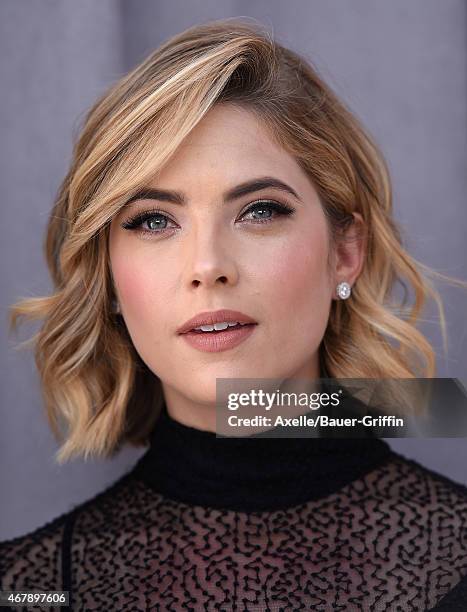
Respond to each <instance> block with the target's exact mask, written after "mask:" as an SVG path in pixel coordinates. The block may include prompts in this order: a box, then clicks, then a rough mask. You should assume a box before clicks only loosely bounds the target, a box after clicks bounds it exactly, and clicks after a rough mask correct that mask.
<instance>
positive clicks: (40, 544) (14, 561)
mask: <svg viewBox="0 0 467 612" xmlns="http://www.w3.org/2000/svg"><path fill="white" fill-rule="evenodd" d="M71 516H72V512H66V513H64V514H61V515H60V516H58V517H56V518H55V519H53V520H51V521H49V522H48V523H46V524H44V525H42V526H41V527H38V528H37V529H35V530H34V531H31V532H29V533H26V534H25V535H22V536H18V537H15V538H12V539H9V540H4V541H2V542H0V579H1V588H2V589H3V590H18V589H21V588H24V589H34V588H40V589H44V590H56V589H59V588H60V585H61V581H62V566H61V557H62V555H61V550H62V543H63V538H64V535H65V534H66V530H67V525H68V523H69V520H70V518H71Z"/></svg>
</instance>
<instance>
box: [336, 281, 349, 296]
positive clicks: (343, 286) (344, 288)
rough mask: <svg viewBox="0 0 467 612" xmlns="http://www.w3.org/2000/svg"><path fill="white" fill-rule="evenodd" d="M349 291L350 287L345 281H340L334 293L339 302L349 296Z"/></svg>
mask: <svg viewBox="0 0 467 612" xmlns="http://www.w3.org/2000/svg"><path fill="white" fill-rule="evenodd" d="M350 291H351V290H350V285H349V283H347V282H345V281H342V282H341V283H339V284H338V285H337V287H336V293H337V295H338V296H339V297H340V299H341V300H346V299H347V298H348V297H349V296H350Z"/></svg>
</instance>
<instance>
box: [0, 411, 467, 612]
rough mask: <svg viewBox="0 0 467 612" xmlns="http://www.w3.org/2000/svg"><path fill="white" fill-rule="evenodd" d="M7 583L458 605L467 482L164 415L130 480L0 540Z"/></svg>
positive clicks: (381, 448)
mask: <svg viewBox="0 0 467 612" xmlns="http://www.w3.org/2000/svg"><path fill="white" fill-rule="evenodd" d="M0 575H1V587H2V589H3V590H6V589H16V590H21V589H42V590H48V591H51V590H68V591H69V593H70V598H71V608H68V609H72V610H80V611H81V610H82V611H86V612H88V611H90V610H98V611H99V612H111V611H118V612H120V611H132V610H135V611H140V610H160V611H165V610H174V611H179V610H193V611H204V610H207V611H209V610H232V611H237V610H238V611H241V610H251V611H253V610H254V611H258V612H259V611H267V610H271V611H279V610H318V611H326V612H327V611H329V612H336V611H342V612H353V611H357V610H358V611H365V612H367V611H382V610H387V611H391V612H395V611H399V610H400V611H403V612H407V611H412V610H413V611H417V612H419V611H423V610H432V609H434V610H445V611H450V612H451V611H453V610H462V611H464V612H465V611H466V610H467V577H466V576H467V488H466V487H464V486H462V485H460V484H457V483H455V482H453V481H452V480H450V479H448V478H446V477H443V476H441V475H439V474H437V473H436V472H433V471H431V470H429V469H426V468H424V467H423V466H421V465H420V464H418V463H417V462H415V461H413V460H409V459H407V458H405V457H404V456H402V455H400V454H397V453H395V452H393V451H392V450H391V448H390V447H389V446H388V444H387V443H386V442H385V441H384V440H381V439H377V438H354V439H332V438H319V437H318V438H268V439H265V438H261V437H254V438H220V437H217V436H216V434H215V433H212V432H207V431H202V430H199V429H194V428H191V427H188V426H186V425H183V424H181V423H180V422H178V421H175V420H173V419H172V418H171V417H170V416H169V415H168V414H167V412H166V410H165V408H164V409H163V412H162V413H161V415H160V417H159V420H158V422H157V423H156V427H155V428H154V430H153V434H152V437H151V446H150V447H149V449H148V450H147V452H146V453H145V454H144V455H143V456H142V457H141V459H140V460H139V461H138V463H137V464H136V466H135V467H134V468H133V469H132V470H131V471H130V472H129V473H128V474H126V475H124V476H123V477H122V478H120V479H119V480H118V481H116V482H115V483H114V484H113V485H112V486H111V487H109V488H108V489H107V490H105V491H104V492H102V493H100V494H99V495H97V496H95V497H94V498H92V499H90V500H89V501H87V502H85V503H83V504H80V505H79V506H77V507H75V508H74V509H73V510H71V511H70V512H68V513H66V514H63V515H61V516H59V517H57V518H56V519H54V520H53V521H51V522H50V523H48V524H46V525H44V526H42V527H40V528H39V529H36V530H35V531H34V532H32V533H29V534H27V535H24V536H21V537H18V538H15V539H12V540H9V541H6V542H3V543H1V544H0ZM2 609H3V608H2ZM12 609H15V610H19V609H28V610H33V609H36V610H38V609H40V610H46V609H50V610H65V609H67V608H63V607H62V608H58V607H57V608H46V607H42V608H38V607H29V608H12Z"/></svg>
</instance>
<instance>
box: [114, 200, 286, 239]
mask: <svg viewBox="0 0 467 612" xmlns="http://www.w3.org/2000/svg"><path fill="white" fill-rule="evenodd" d="M264 212H266V213H269V214H267V216H266V217H263V216H262V215H263V213H264ZM294 212H295V210H294V209H293V208H291V207H290V206H287V205H285V204H280V203H279V202H275V201H269V200H259V201H257V202H254V203H253V204H251V205H250V206H249V208H247V210H246V211H245V212H244V213H243V214H242V215H241V216H240V219H243V218H244V217H245V216H246V215H247V214H252V213H254V214H258V213H259V214H260V217H259V218H256V219H255V218H253V219H251V221H249V222H251V223H253V224H258V223H271V222H272V221H274V220H275V219H276V218H277V216H285V215H291V214H293V213H294ZM168 222H172V223H175V222H174V221H172V220H171V219H170V218H169V217H168V216H167V215H166V214H165V213H164V212H162V211H160V210H147V211H144V212H141V213H138V214H137V215H135V216H134V217H131V218H130V219H128V220H127V221H124V222H123V223H122V225H121V226H122V228H123V229H126V230H136V231H138V232H140V233H142V234H162V233H163V232H165V231H166V230H167V229H170V227H168V226H167V223H168ZM144 224H147V227H143V225H144Z"/></svg>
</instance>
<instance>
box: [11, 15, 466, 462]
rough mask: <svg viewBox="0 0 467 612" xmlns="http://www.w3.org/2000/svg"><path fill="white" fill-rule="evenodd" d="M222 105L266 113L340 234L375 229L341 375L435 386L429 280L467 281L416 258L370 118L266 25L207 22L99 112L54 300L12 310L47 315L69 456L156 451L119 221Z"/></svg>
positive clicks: (57, 212) (156, 406) (161, 53)
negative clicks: (117, 282)
mask: <svg viewBox="0 0 467 612" xmlns="http://www.w3.org/2000/svg"><path fill="white" fill-rule="evenodd" d="M220 102H232V103H235V104H239V105H241V106H244V107H246V108H248V109H250V110H251V111H253V112H255V113H257V115H258V117H260V118H261V119H262V120H263V121H264V122H265V125H267V126H268V127H269V128H271V132H272V134H273V135H274V137H275V138H276V140H277V142H278V143H279V144H280V145H281V146H282V147H284V149H286V150H287V151H288V152H289V153H291V154H292V155H293V156H294V157H295V159H296V161H297V163H298V164H299V165H300V166H301V168H302V169H303V170H304V171H305V172H306V173H307V175H308V176H309V177H310V179H311V181H312V182H313V184H314V186H315V188H316V189H317V191H318V194H319V196H320V199H321V202H322V206H323V209H324V212H325V215H326V218H327V220H328V227H329V230H330V237H331V239H332V240H338V239H339V237H340V235H341V233H342V230H344V229H345V228H347V227H348V226H349V224H350V223H352V221H353V215H352V213H354V212H358V213H360V214H361V215H362V217H363V220H364V222H365V233H366V235H365V241H366V260H365V264H364V267H363V270H362V272H361V274H360V276H359V278H358V279H357V281H356V283H355V285H354V287H353V290H352V296H351V298H350V299H348V300H345V301H342V300H333V301H332V305H331V310H330V316H329V323H328V326H327V329H326V332H325V335H324V339H323V341H322V344H321V346H320V360H321V364H322V367H323V370H324V371H325V372H326V374H327V375H328V376H330V377H335V378H413V377H428V378H429V377H433V375H434V373H435V354H434V351H433V349H432V347H431V345H430V343H429V342H428V340H427V339H426V338H425V337H424V336H423V335H422V333H421V332H420V331H419V330H417V329H416V322H417V320H418V319H419V316H420V313H421V310H422V307H423V305H424V303H425V300H426V298H427V297H428V296H430V297H432V298H433V299H434V300H435V302H436V303H437V305H438V309H439V315H440V323H441V327H442V330H443V339H444V346H445V350H446V346H447V340H446V330H445V318H444V311H443V305H442V301H441V298H440V295H439V293H438V292H437V290H436V289H435V288H434V287H433V285H432V284H431V282H430V281H429V280H428V276H427V275H429V274H435V275H436V276H438V277H442V278H445V279H448V280H450V281H451V282H453V283H456V284H458V285H462V286H464V285H467V283H463V282H462V281H456V280H454V279H450V277H446V276H444V275H441V274H438V273H435V272H434V271H433V270H430V269H429V268H427V267H425V266H423V265H422V264H420V263H418V262H416V261H415V260H414V258H413V257H411V256H410V255H409V254H408V253H407V252H406V250H404V248H403V246H402V243H401V234H400V231H399V229H398V227H397V225H396V223H395V222H394V219H393V217H392V195H391V185H390V179H389V175H388V170H387V166H386V164H385V161H384V159H383V157H382V155H381V153H380V152H379V150H378V148H377V146H376V145H375V143H374V142H373V141H372V139H371V138H370V136H369V135H368V133H367V132H366V131H365V129H364V128H363V127H362V125H361V124H360V123H359V122H358V120H357V119H356V117H355V116H354V115H353V114H352V113H351V112H350V111H349V110H348V109H347V108H346V107H345V105H344V104H343V103H342V102H341V101H340V100H339V99H338V98H337V96H336V95H335V94H334V93H333V91H332V90H331V89H330V88H329V87H328V86H327V85H326V84H325V83H324V82H323V80H322V79H321V77H320V76H319V75H318V73H317V71H316V70H315V69H314V68H313V67H312V65H311V64H310V63H309V62H308V61H307V60H305V59H304V58H303V57H301V56H300V55H298V54H297V53H295V52H293V51H291V50H290V49H287V48H285V47H284V46H282V45H280V44H279V43H278V42H276V41H274V40H273V38H272V36H271V35H270V34H269V33H268V32H267V31H265V30H264V29H263V28H262V27H260V26H259V25H258V24H252V23H250V22H249V21H248V20H245V19H243V20H239V19H227V20H222V21H213V22H209V23H207V24H203V25H199V26H195V27H192V28H190V29H188V30H186V31H184V32H182V33H181V34H179V35H177V36H174V37H173V38H171V39H170V40H168V41H167V42H165V43H164V44H163V45H162V46H161V47H159V48H158V49H156V50H155V51H154V52H153V53H151V54H150V55H149V56H148V57H147V58H146V59H145V60H144V61H143V62H142V63H141V64H140V65H138V66H137V67H136V68H135V69H134V70H132V71H131V72H130V73H129V74H127V75H126V76H124V77H123V78H122V79H121V80H119V81H118V82H117V83H116V84H115V85H114V86H112V87H111V88H110V89H109V90H108V91H107V92H106V93H105V94H104V95H103V96H102V97H101V98H100V99H99V100H98V101H97V102H96V103H95V104H94V106H93V107H92V108H91V109H90V111H89V112H88V114H87V116H86V118H85V121H84V125H83V127H82V130H81V134H80V135H79V138H78V139H77V141H76V143H75V145H74V149H73V157H72V162H71V167H70V169H69V172H68V174H67V175H66V177H65V179H64V180H63V183H62V185H61V187H60V189H59V191H58V195H57V198H56V201H55V204H54V207H53V209H52V211H51V215H50V219H49V223H48V228H47V234H46V241H45V251H46V258H47V264H48V267H49V269H50V273H51V276H52V279H53V282H54V291H53V293H52V294H51V295H49V296H44V297H34V298H28V299H23V300H21V301H19V302H17V303H16V304H13V305H12V306H11V307H10V327H11V328H12V329H16V327H17V324H18V318H22V317H25V318H27V319H40V320H42V325H41V327H40V329H39V331H38V332H37V333H36V334H35V335H34V336H33V337H32V338H30V339H29V340H28V341H26V342H25V343H22V344H21V346H23V345H25V344H26V345H30V344H33V345H34V346H35V360H36V364H37V367H38V370H39V373H40V379H41V387H42V392H43V397H44V401H45V405H46V411H47V416H48V420H49V423H50V426H51V428H52V431H53V433H54V434H55V436H56V438H57V440H59V441H60V442H63V444H62V446H61V447H60V448H59V450H58V451H57V454H56V460H57V461H58V462H59V463H63V462H65V461H67V460H68V459H69V458H71V457H73V456H79V455H81V456H83V457H84V458H87V457H88V456H91V455H94V456H110V455H113V454H114V453H115V452H116V451H117V450H119V448H120V447H121V445H123V444H131V445H133V446H142V445H146V444H147V442H148V434H149V432H150V431H151V429H152V427H153V426H154V423H155V420H156V418H157V416H158V413H159V410H160V406H161V401H162V388H161V384H160V380H159V379H158V378H157V376H155V375H154V374H153V373H152V372H151V371H150V370H149V369H148V367H147V366H146V365H145V364H144V363H143V362H142V360H141V359H140V357H139V356H138V354H137V352H136V350H135V348H134V346H133V345H132V342H131V339H130V337H129V334H128V332H127V329H126V327H125V324H124V322H123V320H122V318H121V317H120V316H119V315H115V314H113V312H112V308H111V304H112V300H113V298H114V290H113V282H112V278H111V272H110V267H109V255H108V235H109V225H110V222H111V220H112V218H113V217H114V215H116V214H117V212H118V211H119V210H120V209H121V208H122V206H124V204H125V203H126V202H127V201H128V199H129V198H131V196H132V195H133V194H134V193H136V192H137V191H138V190H139V189H140V188H141V187H142V186H144V185H145V184H146V183H147V181H148V180H149V179H150V177H152V176H154V174H155V172H157V170H158V169H160V168H162V166H163V165H164V164H165V163H166V162H167V161H168V159H169V158H170V157H171V155H172V154H173V153H174V152H175V151H176V149H177V147H178V146H179V145H180V144H181V143H182V141H183V139H184V138H185V137H186V136H187V135H188V134H189V133H190V131H191V130H192V129H193V128H194V127H195V126H196V124H197V123H198V122H199V121H200V120H201V119H202V118H203V117H204V116H205V115H206V113H207V112H208V111H209V109H210V108H212V106H213V105H214V104H216V103H220ZM155 142H156V143H157V146H154V143H155ZM396 281H399V282H401V284H402V286H403V287H404V289H405V295H404V300H403V301H402V303H396V302H393V301H391V292H392V289H393V286H394V284H395V283H396ZM409 289H412V290H413V294H414V299H413V302H412V303H411V304H408V303H407V295H408V290H409ZM64 430H65V431H64Z"/></svg>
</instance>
